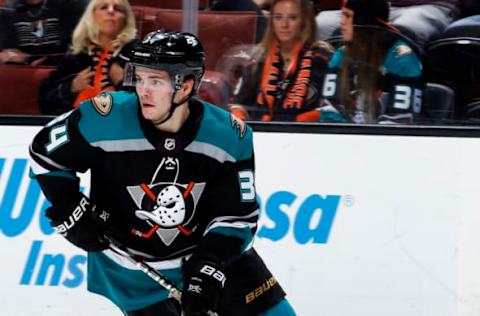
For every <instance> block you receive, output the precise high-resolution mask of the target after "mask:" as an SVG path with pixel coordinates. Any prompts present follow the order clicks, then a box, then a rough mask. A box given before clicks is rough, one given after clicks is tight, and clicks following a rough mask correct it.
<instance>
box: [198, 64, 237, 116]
mask: <svg viewBox="0 0 480 316" xmlns="http://www.w3.org/2000/svg"><path fill="white" fill-rule="evenodd" d="M231 95H232V87H231V86H230V84H229V83H228V80H227V78H226V76H225V75H223V74H222V73H219V72H216V71H210V70H207V71H206V72H205V76H204V77H203V81H202V83H201V84H200V87H199V89H198V96H199V98H200V99H202V100H205V101H207V102H210V103H212V104H215V105H218V106H219V107H222V108H226V107H227V104H228V103H229V100H230V97H231Z"/></svg>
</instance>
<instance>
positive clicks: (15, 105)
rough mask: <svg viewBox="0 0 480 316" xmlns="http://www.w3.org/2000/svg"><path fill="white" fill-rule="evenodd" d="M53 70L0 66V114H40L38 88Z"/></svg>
mask: <svg viewBox="0 0 480 316" xmlns="http://www.w3.org/2000/svg"><path fill="white" fill-rule="evenodd" d="M54 69H55V67H46V66H42V67H32V66H18V65H0V87H2V88H1V89H0V100H1V101H0V114H40V109H39V107H38V102H37V97H38V88H39V87H40V84H41V82H42V80H43V78H45V77H47V76H48V74H49V73H50V72H51V71H53V70H54Z"/></svg>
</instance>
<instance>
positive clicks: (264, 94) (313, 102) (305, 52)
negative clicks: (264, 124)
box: [231, 0, 333, 122]
mask: <svg viewBox="0 0 480 316" xmlns="http://www.w3.org/2000/svg"><path fill="white" fill-rule="evenodd" d="M313 12H314V11H313V8H312V5H311V2H310V1H309V0H274V1H273V3H272V6H271V14H270V18H269V23H268V29H267V32H266V34H265V37H264V39H263V41H262V42H261V43H260V45H259V51H258V52H257V53H256V54H255V57H254V59H253V62H252V63H251V64H252V66H251V69H250V71H249V72H248V75H247V76H246V77H245V78H243V81H244V84H243V85H242V87H241V88H240V91H239V93H238V94H237V95H236V97H235V98H234V103H236V104H237V106H232V108H231V111H232V113H233V114H235V115H236V116H238V117H240V118H241V119H244V120H245V119H250V120H262V121H297V122H315V121H318V118H319V115H320V112H319V111H318V108H319V106H320V101H321V99H320V92H321V87H322V85H323V79H324V76H325V73H326V70H327V65H328V59H329V57H330V55H331V54H332V52H333V50H332V49H331V47H330V46H329V45H328V44H327V43H325V42H319V41H316V40H315V36H316V34H315V33H316V27H315V20H314V15H313ZM238 104H241V105H246V106H238ZM252 105H253V106H252ZM247 108H248V109H249V110H246V109H247Z"/></svg>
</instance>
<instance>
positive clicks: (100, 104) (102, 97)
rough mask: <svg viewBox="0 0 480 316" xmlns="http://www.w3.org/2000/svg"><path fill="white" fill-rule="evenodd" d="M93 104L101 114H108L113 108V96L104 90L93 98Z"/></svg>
mask: <svg viewBox="0 0 480 316" xmlns="http://www.w3.org/2000/svg"><path fill="white" fill-rule="evenodd" d="M92 104H93V106H94V107H95V110H97V112H98V113H100V114H101V115H107V114H108V113H110V110H111V109H112V104H113V100H112V96H111V95H110V94H108V93H105V92H102V93H100V94H99V95H97V96H96V97H94V98H93V99H92Z"/></svg>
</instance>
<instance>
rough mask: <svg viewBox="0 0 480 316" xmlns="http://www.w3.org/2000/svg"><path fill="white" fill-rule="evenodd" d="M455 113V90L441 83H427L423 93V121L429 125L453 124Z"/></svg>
mask: <svg viewBox="0 0 480 316" xmlns="http://www.w3.org/2000/svg"><path fill="white" fill-rule="evenodd" d="M454 112H455V92H454V90H453V89H452V88H450V87H448V86H446V85H442V84H439V83H433V82H429V83H427V84H426V86H425V89H424V91H423V105H422V112H421V120H422V121H425V123H428V124H442V123H449V122H450V123H451V120H452V119H453V115H454Z"/></svg>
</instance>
